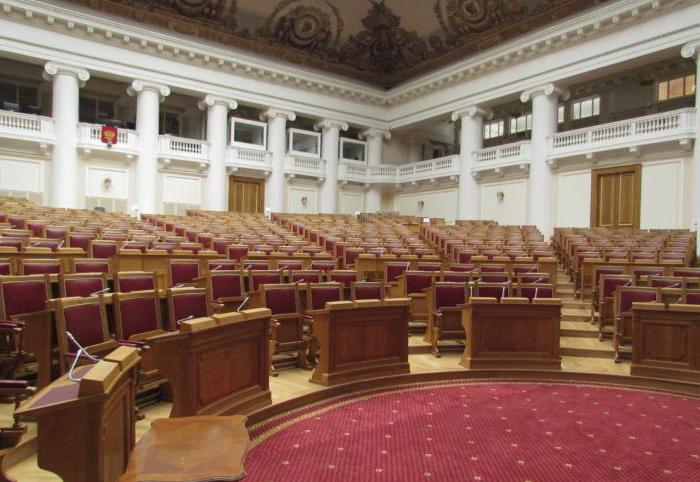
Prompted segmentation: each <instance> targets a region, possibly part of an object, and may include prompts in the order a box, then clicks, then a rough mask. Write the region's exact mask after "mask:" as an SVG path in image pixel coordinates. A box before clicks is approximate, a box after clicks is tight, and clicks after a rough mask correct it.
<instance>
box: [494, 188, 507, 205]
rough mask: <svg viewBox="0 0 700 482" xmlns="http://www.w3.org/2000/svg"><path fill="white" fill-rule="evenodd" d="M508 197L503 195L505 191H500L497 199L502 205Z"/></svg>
mask: <svg viewBox="0 0 700 482" xmlns="http://www.w3.org/2000/svg"><path fill="white" fill-rule="evenodd" d="M505 197H506V195H505V194H503V191H498V192H497V193H496V199H497V200H498V202H499V203H502V202H503V200H504V199H505Z"/></svg>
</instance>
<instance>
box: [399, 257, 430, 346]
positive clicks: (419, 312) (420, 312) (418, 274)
mask: <svg viewBox="0 0 700 482" xmlns="http://www.w3.org/2000/svg"><path fill="white" fill-rule="evenodd" d="M436 274H438V273H437V272H435V271H404V273H403V275H401V278H399V288H400V296H407V297H409V298H410V299H411V304H410V305H409V310H408V313H409V331H411V332H415V333H417V332H421V333H425V329H426V326H427V323H428V318H429V311H430V309H429V306H428V293H427V292H428V290H430V288H431V287H432V286H433V281H435V276H436Z"/></svg>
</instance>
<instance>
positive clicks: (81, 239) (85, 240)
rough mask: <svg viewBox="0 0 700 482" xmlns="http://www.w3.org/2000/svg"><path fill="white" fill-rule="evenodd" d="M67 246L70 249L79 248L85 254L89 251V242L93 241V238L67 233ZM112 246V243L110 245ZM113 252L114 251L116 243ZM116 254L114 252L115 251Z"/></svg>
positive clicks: (86, 234)
mask: <svg viewBox="0 0 700 482" xmlns="http://www.w3.org/2000/svg"><path fill="white" fill-rule="evenodd" d="M67 237H68V246H69V247H71V248H81V249H83V250H84V251H85V252H86V253H87V252H89V251H90V242H91V241H92V240H93V239H95V236H94V235H92V234H88V233H68V236H67ZM110 244H112V243H110ZM114 245H115V250H116V243H114ZM115 252H116V251H115Z"/></svg>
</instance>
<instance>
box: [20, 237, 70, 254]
mask: <svg viewBox="0 0 700 482" xmlns="http://www.w3.org/2000/svg"><path fill="white" fill-rule="evenodd" d="M62 244H63V241H62V240H60V239H49V238H29V243H28V244H27V246H29V247H32V248H49V249H50V250H51V251H52V252H56V251H58V248H59V246H61V245H62Z"/></svg>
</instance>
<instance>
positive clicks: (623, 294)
mask: <svg viewBox="0 0 700 482" xmlns="http://www.w3.org/2000/svg"><path fill="white" fill-rule="evenodd" d="M660 299H661V298H660V292H659V288H651V287H645V286H620V287H619V288H618V289H617V290H616V291H615V301H614V307H615V316H621V315H622V314H625V313H629V312H630V311H632V303H635V302H647V303H648V302H653V301H660Z"/></svg>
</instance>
